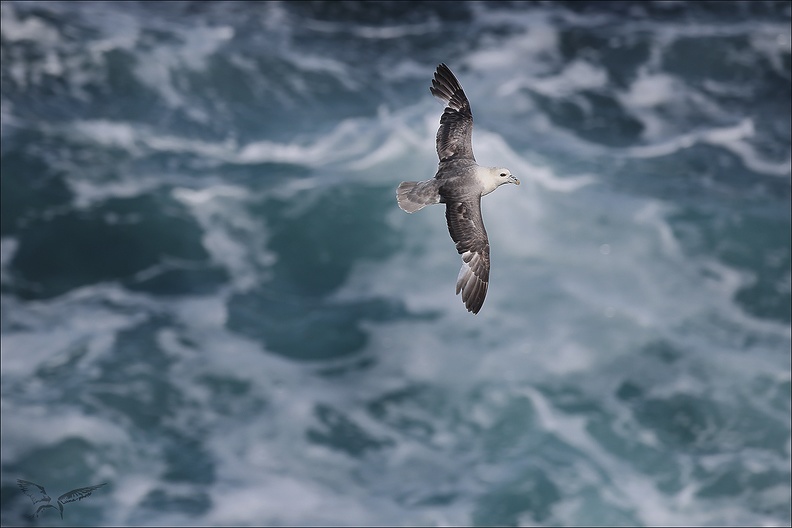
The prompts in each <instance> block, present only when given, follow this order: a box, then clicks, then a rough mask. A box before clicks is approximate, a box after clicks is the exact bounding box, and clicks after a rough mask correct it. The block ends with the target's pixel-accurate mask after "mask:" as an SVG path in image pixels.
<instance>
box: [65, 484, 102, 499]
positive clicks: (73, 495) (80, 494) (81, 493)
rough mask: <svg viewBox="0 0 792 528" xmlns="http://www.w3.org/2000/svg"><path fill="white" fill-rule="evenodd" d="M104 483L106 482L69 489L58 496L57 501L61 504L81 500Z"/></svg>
mask: <svg viewBox="0 0 792 528" xmlns="http://www.w3.org/2000/svg"><path fill="white" fill-rule="evenodd" d="M106 485H107V482H103V483H101V484H97V485H96V486H88V487H85V488H77V489H73V490H71V491H67V492H66V493H64V494H63V495H61V496H60V497H58V502H60V503H61V504H68V503H70V502H74V501H79V500H83V499H84V498H86V497H89V496H90V495H91V493H93V492H94V491H95V490H97V489H99V488H101V487H102V486H106Z"/></svg>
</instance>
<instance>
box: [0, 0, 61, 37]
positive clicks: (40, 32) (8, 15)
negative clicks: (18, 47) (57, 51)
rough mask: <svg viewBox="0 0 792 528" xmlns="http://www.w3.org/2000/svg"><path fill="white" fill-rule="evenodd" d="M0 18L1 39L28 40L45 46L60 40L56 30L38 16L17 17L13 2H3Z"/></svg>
mask: <svg viewBox="0 0 792 528" xmlns="http://www.w3.org/2000/svg"><path fill="white" fill-rule="evenodd" d="M0 10H1V11H0V12H2V20H1V21H0V31H2V33H3V39H4V40H7V41H10V42H19V41H24V40H29V41H33V42H36V43H38V44H43V45H47V46H52V45H56V44H58V43H59V42H60V40H61V38H60V33H58V30H57V29H55V28H54V27H52V26H51V25H50V24H48V23H47V22H46V21H44V20H42V19H41V18H39V17H35V16H27V17H26V18H25V20H20V19H19V17H17V11H16V9H15V8H14V4H12V3H9V2H3V4H2V7H1V8H0Z"/></svg>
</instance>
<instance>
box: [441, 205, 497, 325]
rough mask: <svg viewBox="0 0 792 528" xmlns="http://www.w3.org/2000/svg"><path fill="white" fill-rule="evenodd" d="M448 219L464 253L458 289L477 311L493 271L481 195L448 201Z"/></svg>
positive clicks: (454, 236) (450, 231) (470, 306)
mask: <svg viewBox="0 0 792 528" xmlns="http://www.w3.org/2000/svg"><path fill="white" fill-rule="evenodd" d="M446 221H447V222H448V232H449V233H450V234H451V238H452V239H453V240H454V242H456V248H457V251H458V252H459V254H460V255H462V268H461V269H460V270H459V276H458V277H457V283H456V292H457V294H459V293H460V292H461V293H462V301H463V302H464V303H465V308H467V309H468V311H470V312H473V313H474V314H476V313H478V312H479V310H481V305H482V304H484V297H486V296H487V287H488V286H489V271H490V247H489V240H488V239H487V230H486V229H484V221H483V220H482V218H481V197H478V198H476V199H475V201H472V200H471V201H465V202H448V203H447V204H446Z"/></svg>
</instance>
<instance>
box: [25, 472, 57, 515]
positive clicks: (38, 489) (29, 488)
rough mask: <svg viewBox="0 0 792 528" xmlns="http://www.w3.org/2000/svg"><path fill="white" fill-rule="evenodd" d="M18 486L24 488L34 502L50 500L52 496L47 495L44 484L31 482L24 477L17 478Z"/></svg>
mask: <svg viewBox="0 0 792 528" xmlns="http://www.w3.org/2000/svg"><path fill="white" fill-rule="evenodd" d="M17 486H19V489H21V490H22V493H24V494H25V495H27V496H28V497H30V500H32V501H33V504H36V503H38V502H49V501H50V497H49V495H47V492H46V491H45V490H44V487H43V486H39V485H38V484H36V483H34V482H29V481H27V480H22V479H17ZM53 508H54V506H53ZM39 509H40V508H39Z"/></svg>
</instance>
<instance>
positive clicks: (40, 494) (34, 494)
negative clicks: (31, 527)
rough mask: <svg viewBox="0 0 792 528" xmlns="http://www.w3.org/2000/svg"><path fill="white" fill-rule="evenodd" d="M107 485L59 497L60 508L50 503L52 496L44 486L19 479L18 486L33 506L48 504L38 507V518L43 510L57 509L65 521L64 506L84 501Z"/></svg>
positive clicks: (89, 487) (74, 490)
mask: <svg viewBox="0 0 792 528" xmlns="http://www.w3.org/2000/svg"><path fill="white" fill-rule="evenodd" d="M106 484H107V482H103V483H102V484H98V485H96V486H88V487H85V488H77V489H73V490H71V491H67V492H66V493H64V494H63V495H61V496H60V497H58V507H57V508H55V506H53V505H52V504H50V503H49V502H50V500H51V499H50V496H49V495H47V492H46V490H45V489H44V487H43V486H39V485H38V484H36V483H33V482H29V481H27V480H22V479H17V486H19V489H21V490H22V492H23V493H24V494H25V495H27V496H28V497H30V500H32V501H33V505H34V506H35V505H36V504H38V503H39V502H45V503H46V504H42V505H41V506H39V507H38V509H37V510H36V514H35V516H36V517H38V516H39V513H41V511H42V510H46V509H47V508H52V509H53V510H55V509H57V510H59V511H60V516H61V519H63V505H64V504H68V503H70V502H74V501H79V500H83V499H84V498H86V497H90V495H91V493H93V492H94V491H95V490H97V489H99V488H101V487H102V486H105V485H106ZM34 486H35V488H38V489H37V490H36V489H33V487H34Z"/></svg>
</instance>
